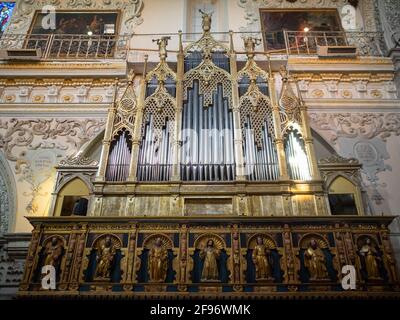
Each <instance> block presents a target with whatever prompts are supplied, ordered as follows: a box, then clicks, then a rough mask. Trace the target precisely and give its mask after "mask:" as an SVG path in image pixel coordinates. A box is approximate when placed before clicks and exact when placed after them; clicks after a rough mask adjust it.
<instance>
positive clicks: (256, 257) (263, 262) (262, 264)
mask: <svg viewBox="0 0 400 320" xmlns="http://www.w3.org/2000/svg"><path fill="white" fill-rule="evenodd" d="M256 241H257V243H256V245H255V247H254V249H253V253H252V259H253V262H254V265H255V267H256V280H267V279H272V277H271V266H270V263H269V250H268V248H267V247H266V245H265V244H264V240H263V238H262V237H260V236H258V237H257V240H256Z"/></svg>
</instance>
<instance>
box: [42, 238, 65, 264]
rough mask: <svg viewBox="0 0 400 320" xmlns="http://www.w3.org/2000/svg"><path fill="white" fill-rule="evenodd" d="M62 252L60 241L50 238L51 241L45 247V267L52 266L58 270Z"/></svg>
mask: <svg viewBox="0 0 400 320" xmlns="http://www.w3.org/2000/svg"><path fill="white" fill-rule="evenodd" d="M63 252H64V247H63V244H62V241H61V240H60V239H59V238H57V237H52V238H51V241H50V242H49V243H48V244H47V245H46V249H45V251H44V253H45V259H44V265H45V266H53V267H54V268H56V269H57V268H58V267H59V265H60V262H61V258H62V255H63Z"/></svg>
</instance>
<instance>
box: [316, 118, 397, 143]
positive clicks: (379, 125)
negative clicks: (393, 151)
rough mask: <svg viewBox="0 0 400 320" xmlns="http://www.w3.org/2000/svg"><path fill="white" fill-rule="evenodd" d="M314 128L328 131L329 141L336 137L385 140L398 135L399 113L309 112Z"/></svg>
mask: <svg viewBox="0 0 400 320" xmlns="http://www.w3.org/2000/svg"><path fill="white" fill-rule="evenodd" d="M309 116H310V120H311V125H312V127H313V128H314V129H316V130H317V131H318V130H321V131H329V132H330V133H331V138H330V140H331V142H333V143H336V141H337V139H338V138H341V137H344V138H357V137H358V138H363V139H372V138H375V137H379V138H381V139H382V140H383V141H386V139H387V138H389V137H390V136H392V135H395V136H399V135H400V113H386V114H385V113H310V114H309Z"/></svg>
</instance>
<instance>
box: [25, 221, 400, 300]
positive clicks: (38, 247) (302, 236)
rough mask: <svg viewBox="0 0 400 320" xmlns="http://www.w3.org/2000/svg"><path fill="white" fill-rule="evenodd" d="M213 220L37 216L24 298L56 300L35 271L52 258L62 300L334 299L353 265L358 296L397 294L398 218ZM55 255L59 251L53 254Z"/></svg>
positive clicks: (59, 295) (342, 294) (340, 293)
mask: <svg viewBox="0 0 400 320" xmlns="http://www.w3.org/2000/svg"><path fill="white" fill-rule="evenodd" d="M210 219H211V220H210ZM210 219H208V220H207V223H204V221H202V220H199V219H196V218H193V219H191V218H187V217H186V218H185V219H184V220H180V219H176V218H175V219H172V220H170V221H168V222H165V220H162V219H151V220H148V219H147V218H141V219H140V218H139V219H138V218H135V219H132V218H120V219H119V220H118V221H116V220H109V219H107V218H104V219H97V220H96V222H94V221H89V220H90V218H82V217H80V218H79V220H78V218H77V219H71V218H70V219H65V218H57V219H52V220H47V219H46V218H35V219H32V218H31V222H32V223H33V224H34V225H39V224H40V225H42V226H43V227H42V228H41V229H35V231H34V233H33V236H32V237H33V239H32V242H31V247H30V249H29V253H28V262H29V263H27V264H26V269H25V277H24V280H23V281H22V284H21V286H20V293H19V294H20V295H21V296H25V295H29V294H32V293H33V292H35V294H37V295H42V296H49V295H50V296H51V295H53V292H52V291H43V290H41V287H40V275H39V276H38V274H39V273H37V272H36V271H38V270H40V268H41V267H42V265H43V263H44V262H45V261H47V263H50V264H52V265H54V266H55V267H56V268H57V270H58V272H59V276H58V278H57V288H56V294H57V296H58V297H62V296H63V294H68V295H71V294H74V293H75V294H77V295H80V296H82V295H85V294H90V296H91V297H95V296H96V295H97V294H100V295H101V296H102V297H104V296H105V295H107V294H108V293H110V292H111V291H114V292H113V293H112V294H113V295H115V293H116V292H115V291H116V290H117V288H121V287H122V288H123V291H121V290H118V292H119V294H120V295H122V296H123V295H129V296H135V295H142V294H146V296H147V297H149V296H152V295H155V296H157V297H159V298H160V297H164V296H165V297H167V296H169V293H170V292H171V294H173V296H174V297H175V298H179V297H187V293H188V292H190V295H191V296H193V295H204V294H207V295H208V294H210V293H218V294H219V295H220V297H221V295H224V296H226V297H231V296H232V294H234V296H235V297H238V296H240V297H250V296H251V297H258V298H262V297H264V298H265V297H271V295H273V293H274V292H277V291H278V288H280V289H281V290H282V289H284V290H283V291H291V292H293V293H294V295H292V296H294V297H302V296H304V295H308V296H313V293H312V292H314V291H318V297H321V296H325V295H327V296H328V295H330V294H332V293H334V292H336V293H337V296H343V297H345V296H347V295H348V294H349V292H345V291H339V293H338V292H337V290H338V289H339V288H340V279H341V276H342V275H341V267H342V266H343V265H346V264H352V265H354V267H355V268H356V272H357V284H358V285H357V289H356V290H357V294H358V296H362V295H363V294H364V293H365V291H363V289H364V288H366V287H367V288H368V295H371V294H374V293H376V294H380V295H382V294H383V293H384V294H394V295H396V292H397V291H396V288H395V287H393V286H392V284H393V282H394V281H396V280H397V272H396V268H395V264H394V257H393V250H392V249H391V244H390V241H389V232H388V229H387V226H388V224H389V223H390V222H391V218H383V217H352V218H350V217H346V218H344V221H343V222H342V223H338V222H337V219H336V218H332V217H326V218H319V219H313V220H308V221H304V220H302V219H301V218H291V219H289V218H288V219H285V221H284V222H282V220H281V218H263V219H251V218H250V220H251V221H249V218H248V217H246V218H238V217H236V218H232V219H231V221H230V222H229V223H227V222H226V220H224V219H220V218H210ZM210 223H212V224H213V225H214V226H217V225H218V227H210ZM57 250H58V251H57ZM368 250H369V252H372V253H373V256H372V257H370V258H369V260H368V261H367V264H365V263H364V260H363V259H364V256H363V254H362V253H363V252H366V251H368ZM55 251H57V252H59V253H60V254H57V255H52V252H55ZM35 256H36V257H37V259H33V260H32V259H31V258H32V257H35ZM72 257H75V258H74V259H72ZM313 259H314V261H315V260H317V261H318V262H317V263H315V264H313V263H311V262H312V261H313ZM369 264H370V265H369ZM374 265H376V266H378V268H375V269H374V268H372V267H373V266H374ZM370 267H371V268H372V269H371V268H370ZM78 270H80V271H79V274H80V276H79V277H78V276H77V275H78ZM371 270H372V271H371ZM372 280H373V281H372ZM382 288H383V291H384V292H382ZM281 290H280V291H281ZM397 294H398V292H397ZM281 296H282V295H281Z"/></svg>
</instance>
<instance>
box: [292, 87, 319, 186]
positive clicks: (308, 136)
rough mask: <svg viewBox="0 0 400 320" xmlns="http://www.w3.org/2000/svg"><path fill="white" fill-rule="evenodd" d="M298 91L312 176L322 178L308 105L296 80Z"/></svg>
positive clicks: (314, 178)
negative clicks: (309, 119)
mask: <svg viewBox="0 0 400 320" xmlns="http://www.w3.org/2000/svg"><path fill="white" fill-rule="evenodd" d="M296 87H297V92H298V94H299V96H300V116H301V123H302V126H303V127H302V130H303V133H304V144H305V148H306V153H307V157H308V159H309V161H310V170H311V177H312V179H313V180H321V174H320V172H319V169H318V162H317V157H316V155H315V148H314V140H313V138H312V135H311V127H310V124H309V121H308V114H307V106H306V105H305V103H304V100H303V98H302V97H301V92H300V90H299V88H298V83H297V81H296Z"/></svg>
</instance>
